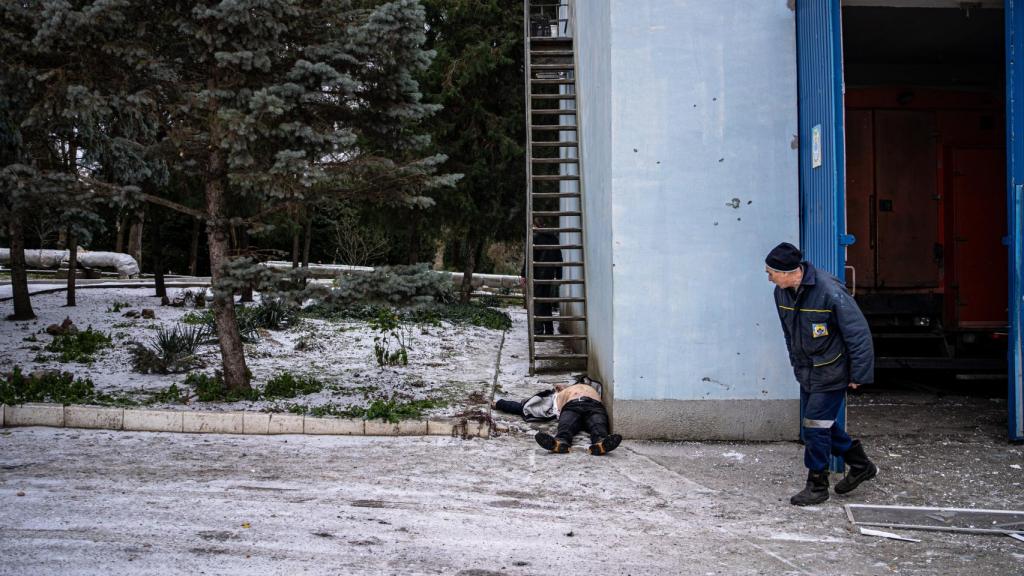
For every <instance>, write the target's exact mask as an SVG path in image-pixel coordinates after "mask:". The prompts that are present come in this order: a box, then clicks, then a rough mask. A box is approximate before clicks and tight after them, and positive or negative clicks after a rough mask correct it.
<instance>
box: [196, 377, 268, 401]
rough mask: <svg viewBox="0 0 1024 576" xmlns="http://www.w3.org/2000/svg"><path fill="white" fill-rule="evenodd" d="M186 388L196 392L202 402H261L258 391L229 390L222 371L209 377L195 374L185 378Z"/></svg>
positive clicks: (197, 397)
mask: <svg viewBox="0 0 1024 576" xmlns="http://www.w3.org/2000/svg"><path fill="white" fill-rule="evenodd" d="M185 386H188V387H190V388H192V389H193V390H194V391H195V396H196V399H197V400H199V401H200V402H238V401H239V400H259V397H260V393H259V391H258V390H254V389H248V390H229V389H228V388H227V387H226V386H225V385H224V378H223V377H222V376H221V373H220V371H217V372H214V374H213V376H208V375H206V374H203V373H201V372H193V373H191V374H189V375H188V376H186V377H185Z"/></svg>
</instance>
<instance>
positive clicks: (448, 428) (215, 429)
mask: <svg viewBox="0 0 1024 576" xmlns="http://www.w3.org/2000/svg"><path fill="white" fill-rule="evenodd" d="M0 425H2V426H4V427H13V426H48V427H51V428H92V429H100V430H132V431H140V432H178V433H186V434H258V435H266V434H306V435H332V436H453V437H461V438H489V437H491V436H492V435H497V434H501V433H508V428H507V427H500V426H492V425H491V424H488V423H486V422H473V421H447V420H402V421H400V422H395V423H392V422H385V421H382V420H350V419H344V418H314V417H312V416H301V415H297V414H281V413H264V412H193V411H177V410H149V409H134V408H111V407H106V406H78V405H75V406H62V405H60V404H20V405H16V406H6V405H3V404H0Z"/></svg>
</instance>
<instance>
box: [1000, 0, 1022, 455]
mask: <svg viewBox="0 0 1024 576" xmlns="http://www.w3.org/2000/svg"><path fill="white" fill-rule="evenodd" d="M1004 12H1005V18H1006V197H1007V204H1006V205H1007V210H1006V213H1007V217H1008V220H1009V221H1008V227H1007V230H1008V231H1009V258H1008V260H1009V266H1010V270H1009V272H1010V273H1009V278H1010V292H1009V294H1010V305H1009V307H1008V308H1009V313H1010V338H1009V350H1008V356H1009V357H1008V359H1007V360H1008V363H1009V369H1008V371H1007V373H1008V374H1009V386H1008V388H1009V390H1008V396H1007V397H1008V399H1009V418H1008V422H1009V431H1008V433H1009V438H1010V439H1011V440H1024V389H1022V386H1021V384H1022V370H1024V366H1022V364H1021V362H1022V358H1021V356H1022V353H1021V345H1022V341H1024V0H1006V5H1005V11H1004Z"/></svg>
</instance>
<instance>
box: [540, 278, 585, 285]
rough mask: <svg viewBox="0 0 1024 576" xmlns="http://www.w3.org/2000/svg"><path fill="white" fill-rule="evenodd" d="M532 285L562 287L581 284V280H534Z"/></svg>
mask: <svg viewBox="0 0 1024 576" xmlns="http://www.w3.org/2000/svg"><path fill="white" fill-rule="evenodd" d="M533 283H534V284H544V285H548V286H550V285H562V284H583V279H582V278H573V279H571V280H534V281H533Z"/></svg>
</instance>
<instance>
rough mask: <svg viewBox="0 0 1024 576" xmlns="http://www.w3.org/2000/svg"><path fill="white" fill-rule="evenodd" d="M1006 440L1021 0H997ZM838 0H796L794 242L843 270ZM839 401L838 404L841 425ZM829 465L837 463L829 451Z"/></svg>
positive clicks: (1013, 341) (1013, 376)
mask: <svg viewBox="0 0 1024 576" xmlns="http://www.w3.org/2000/svg"><path fill="white" fill-rule="evenodd" d="M1004 1H1005V11H1004V14H1005V20H1006V24H1005V25H1006V160H1007V162H1006V166H1007V177H1006V179H1007V184H1006V185H1007V191H1006V196H1007V218H1008V228H1007V229H1008V230H1009V258H1008V260H1009V262H1008V266H1009V279H1010V286H1009V295H1010V302H1009V306H1008V310H1009V321H1010V338H1009V349H1008V354H1007V355H1008V358H1007V363H1008V374H1009V382H1008V394H1007V398H1008V410H1009V418H1008V423H1009V430H1008V436H1009V438H1010V439H1011V440H1024V0H1004ZM841 17H842V13H841V8H840V0H798V1H797V5H796V37H797V87H798V94H799V106H800V108H799V143H800V160H799V164H800V248H801V249H802V250H803V252H804V254H805V256H806V257H807V259H808V260H810V261H812V262H814V264H815V266H817V267H818V268H821V269H824V270H827V271H829V272H831V273H832V274H833V275H835V276H836V277H838V278H843V277H844V276H845V264H846V246H848V245H850V244H852V243H853V242H854V238H853V237H852V236H849V235H847V234H846V190H845V183H846V172H845V151H844V140H845V136H844V132H843V48H842V46H843V45H842V20H841ZM845 412H846V410H845V405H844V407H843V409H842V410H840V421H839V424H840V425H841V426H845ZM832 469H833V470H836V471H840V470H842V463H841V461H838V460H836V459H834V460H833V462H832Z"/></svg>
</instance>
